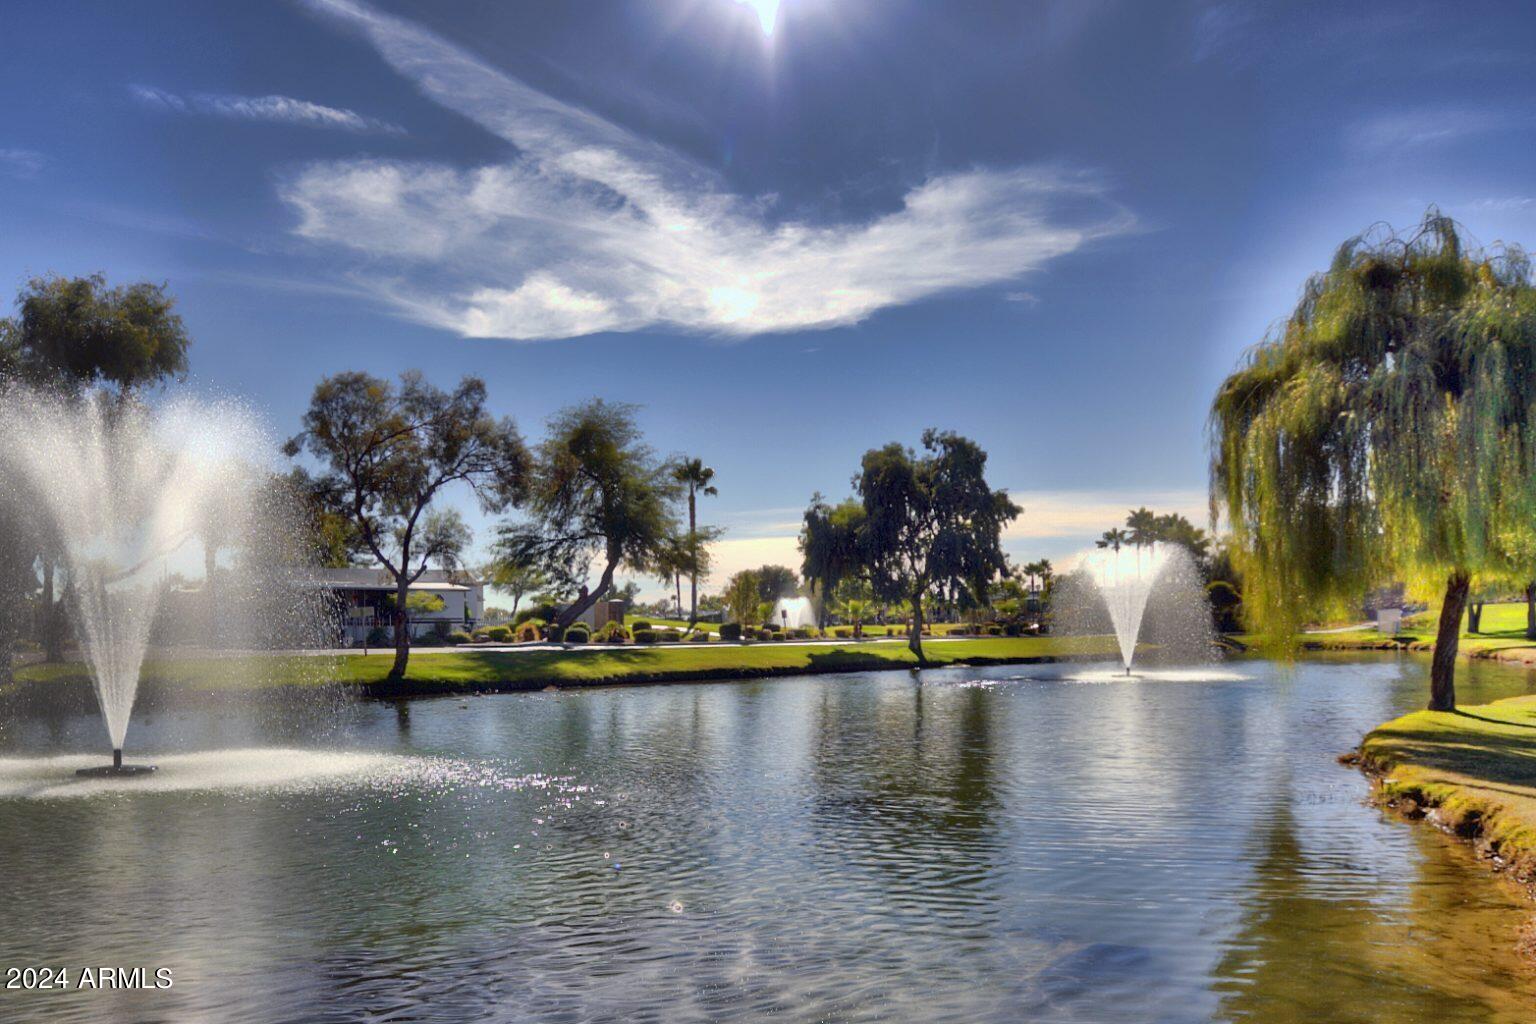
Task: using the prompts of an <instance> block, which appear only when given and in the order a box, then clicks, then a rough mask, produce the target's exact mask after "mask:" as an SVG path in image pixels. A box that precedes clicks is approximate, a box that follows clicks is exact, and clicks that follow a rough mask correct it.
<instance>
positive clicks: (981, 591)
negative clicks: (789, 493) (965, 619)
mask: <svg viewBox="0 0 1536 1024" xmlns="http://www.w3.org/2000/svg"><path fill="white" fill-rule="evenodd" d="M986 462H987V455H986V452H984V451H982V449H981V447H980V446H979V445H977V444H976V443H975V442H974V441H971V440H969V439H968V438H964V437H961V436H960V435H958V434H954V433H949V432H945V431H938V430H931V429H930V430H926V431H924V432H923V454H921V455H918V454H917V453H915V452H913V451H912V450H911V449H909V448H905V447H903V446H902V445H899V444H888V445H886V446H885V447H884V448H875V449H871V450H870V451H868V452H866V453H865V454H864V459H863V463H862V466H861V472H860V474H859V476H858V477H857V478H856V479H855V481H854V483H855V485H856V486H857V488H858V494H859V500H860V502H861V507H860V509H859V510H858V511H855V510H854V509H852V508H850V507H848V505H847V503H846V502H845V503H844V504H843V505H840V506H837V507H836V508H833V507H829V506H828V505H827V504H826V502H825V501H823V500H822V499H821V498H820V496H819V495H818V496H817V497H816V498H815V499H813V502H812V505H811V508H810V509H809V510H807V512H806V515H805V523H804V527H803V529H802V532H801V551H802V554H803V555H804V558H805V565H804V574H805V576H806V578H808V579H811V580H814V581H816V582H818V583H819V584H820V585H822V586H823V587H830V586H835V584H836V582H837V581H839V580H841V579H843V578H845V577H848V576H852V575H861V576H862V577H863V578H865V579H867V580H868V581H869V583H870V585H871V587H872V589H873V591H874V596H875V598H876V599H877V600H881V601H887V602H898V601H904V602H910V604H911V606H912V610H913V614H914V616H915V617H917V618H918V619H921V616H922V610H923V602H924V601H925V600H931V599H935V598H937V599H941V600H947V601H958V600H959V599H961V598H962V597H966V598H968V599H969V600H970V601H972V602H973V603H976V602H977V600H978V599H977V598H976V596H975V595H985V594H986V593H987V590H988V587H989V585H990V583H991V581H992V580H993V579H994V578H996V577H997V576H999V575H1005V574H1006V573H1007V571H1008V560H1007V558H1006V557H1005V556H1004V554H1003V550H1002V530H1003V527H1004V526H1006V525H1007V524H1008V523H1009V522H1011V521H1012V520H1013V519H1015V518H1016V517H1017V516H1018V515H1019V513H1020V511H1021V509H1020V508H1019V507H1018V506H1017V505H1015V504H1014V503H1013V502H1012V501H1010V500H1009V499H1008V494H1007V492H1006V491H1002V490H997V491H994V490H993V489H992V488H991V487H989V486H988V485H987V482H986V477H985V470H986ZM912 650H913V653H914V654H916V655H917V656H918V657H919V658H921V657H922V646H921V643H920V636H914V637H913V641H912Z"/></svg>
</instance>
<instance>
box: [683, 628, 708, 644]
mask: <svg viewBox="0 0 1536 1024" xmlns="http://www.w3.org/2000/svg"><path fill="white" fill-rule="evenodd" d="M687 640H688V642H689V643H691V644H707V643H709V630H707V629H696V630H694V631H693V632H692V633H689V634H688V637H687Z"/></svg>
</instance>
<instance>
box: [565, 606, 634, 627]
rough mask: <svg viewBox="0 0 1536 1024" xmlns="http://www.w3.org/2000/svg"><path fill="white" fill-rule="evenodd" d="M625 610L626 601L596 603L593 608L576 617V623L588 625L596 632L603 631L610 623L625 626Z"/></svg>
mask: <svg viewBox="0 0 1536 1024" xmlns="http://www.w3.org/2000/svg"><path fill="white" fill-rule="evenodd" d="M624 609H625V602H624V601H594V602H592V607H590V608H588V609H587V610H586V611H584V612H582V613H581V614H580V615H578V616H576V621H577V622H583V623H586V625H588V626H589V627H591V628H592V629H594V630H598V629H602V628H603V627H604V626H606V625H608V623H610V622H617V623H619V624H620V625H623V623H624Z"/></svg>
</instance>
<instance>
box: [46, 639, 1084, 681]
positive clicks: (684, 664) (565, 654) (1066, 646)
mask: <svg viewBox="0 0 1536 1024" xmlns="http://www.w3.org/2000/svg"><path fill="white" fill-rule="evenodd" d="M1113 650H1114V645H1113V640H1112V639H1111V638H1108V637H1028V638H1025V637H1020V638H987V639H973V640H952V641H944V642H942V643H936V644H933V645H932V646H931V647H928V648H926V649H925V653H927V655H928V660H929V663H930V664H931V665H945V664H952V663H956V662H971V663H986V662H999V663H1001V662H1009V661H1020V660H1026V659H1035V658H1052V657H1060V656H1070V655H1094V654H1105V655H1108V654H1110V653H1112V652H1113ZM392 663H393V655H391V654H367V655H362V654H355V655H343V656H340V657H337V658H307V657H285V656H275V657H260V656H245V657H234V658H186V659H178V658H172V659H166V660H159V661H150V662H148V663H146V664H145V666H144V671H143V679H144V681H145V683H146V684H147V685H149V686H152V687H166V688H170V687H196V688H201V689H267V688H271V687H281V686H315V685H322V684H325V683H332V682H341V683H346V684H352V685H357V686H361V687H364V688H366V689H368V690H369V691H370V692H376V693H383V692H385V690H386V689H387V685H386V677H387V676H388V674H389V669H390V666H391V664H392ZM914 664H916V659H915V658H914V657H913V656H912V653H911V651H909V650H908V649H907V647H906V645H905V644H896V643H886V644H852V643H850V644H846V645H845V644H818V645H794V644H783V643H760V644H751V645H746V646H738V645H734V644H732V645H726V644H720V645H719V646H712V647H702V646H701V647H681V648H680V647H672V646H669V645H658V646H655V647H652V646H644V647H622V648H608V649H602V650H541V651H477V650H464V649H458V650H452V651H433V652H430V653H425V652H418V653H417V654H415V655H414V656H413V657H412V658H411V663H410V668H409V670H408V671H407V674H406V682H407V684H408V687H407V688H408V690H409V691H410V692H417V693H430V692H434V691H442V692H453V691H460V690H474V689H533V688H539V687H543V686H547V685H603V684H609V683H626V682H653V681H655V682H659V681H665V680H685V679H710V678H731V677H747V676H759V675H788V674H795V673H801V672H849V671H858V670H864V669H882V668H903V667H906V666H910V665H914ZM50 683H53V684H73V685H89V676H88V675H87V674H86V671H85V668H84V666H83V665H80V664H65V665H34V666H30V667H28V668H25V669H22V670H21V671H20V672H18V673H17V685H18V686H23V687H27V686H32V685H39V684H42V685H46V684H50Z"/></svg>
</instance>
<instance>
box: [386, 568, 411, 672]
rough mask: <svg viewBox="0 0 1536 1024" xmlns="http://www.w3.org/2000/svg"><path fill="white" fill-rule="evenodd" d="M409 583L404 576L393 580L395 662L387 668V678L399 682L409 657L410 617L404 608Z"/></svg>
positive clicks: (407, 610)
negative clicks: (391, 666)
mask: <svg viewBox="0 0 1536 1024" xmlns="http://www.w3.org/2000/svg"><path fill="white" fill-rule="evenodd" d="M410 590H411V588H410V584H408V583H406V581H405V577H403V576H401V577H399V578H398V579H397V580H396V582H395V615H394V620H395V664H394V667H393V668H391V669H390V670H389V678H390V679H391V680H392V681H393V682H399V681H400V680H402V679H404V678H405V665H406V662H408V661H410V659H411V619H410V609H408V608H406V606H405V602H406V598H408V597H409V596H410Z"/></svg>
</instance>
